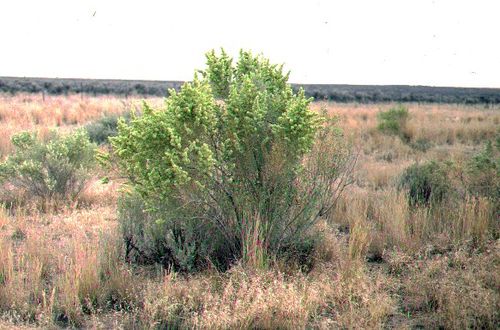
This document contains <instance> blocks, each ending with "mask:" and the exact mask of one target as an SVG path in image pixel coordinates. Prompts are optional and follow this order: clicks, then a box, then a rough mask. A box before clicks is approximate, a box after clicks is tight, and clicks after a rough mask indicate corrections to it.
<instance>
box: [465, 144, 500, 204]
mask: <svg viewBox="0 0 500 330" xmlns="http://www.w3.org/2000/svg"><path fill="white" fill-rule="evenodd" d="M499 149H500V148H499ZM498 151H499V150H498V149H497V150H496V151H495V149H494V148H493V143H492V142H491V141H488V142H487V143H486V145H485V147H484V149H483V150H482V151H480V152H479V153H477V154H476V155H474V156H473V157H472V158H471V159H470V160H469V161H468V162H467V164H466V171H465V172H466V185H467V189H468V191H469V193H470V194H472V195H473V196H483V197H487V198H490V199H492V200H494V201H496V202H497V203H500V202H499V201H500V152H498Z"/></svg>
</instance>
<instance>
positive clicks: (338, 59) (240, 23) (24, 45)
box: [0, 0, 500, 87]
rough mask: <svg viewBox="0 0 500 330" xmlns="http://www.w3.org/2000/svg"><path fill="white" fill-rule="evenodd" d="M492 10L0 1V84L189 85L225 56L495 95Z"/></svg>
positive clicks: (384, 1)
mask: <svg viewBox="0 0 500 330" xmlns="http://www.w3.org/2000/svg"><path fill="white" fill-rule="evenodd" d="M499 15H500V1H498V0H474V1H472V0H469V1H460V0H378V1H374V0H345V1H334V0H330V1H326V0H325V1H315V0H312V1H290V0H289V1H278V0H275V1H272V0H267V1H263V0H253V1H238V0H232V1H230V0H227V1H222V0H215V1H202V0H200V1H195V0H187V1H183V0H176V1H152V0H142V1H138V0H137V1H127V0H116V1H115V0H87V1H84V0H44V1H40V0H1V1H0V31H1V34H0V36H1V37H0V45H1V46H0V76H20V77H23V76H27V77H49V78H56V77H59V78H102V79H144V80H190V79H192V77H193V73H194V71H195V69H202V68H203V67H204V64H205V57H204V54H205V53H206V52H207V51H208V50H210V49H213V48H215V49H219V48H220V47H223V48H224V49H225V50H226V51H227V52H228V53H230V54H231V55H233V56H235V57H236V56H237V55H238V51H239V49H246V50H251V51H253V52H255V53H262V54H263V55H264V56H266V57H268V58H269V59H270V60H271V61H272V62H274V63H283V64H285V68H286V69H287V70H290V71H291V75H290V81H291V82H295V83H332V84H357V85H362V84H376V85H427V86H456V87H500V38H499V36H500V18H499Z"/></svg>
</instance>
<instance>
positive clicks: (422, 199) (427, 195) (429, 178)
mask: <svg viewBox="0 0 500 330" xmlns="http://www.w3.org/2000/svg"><path fill="white" fill-rule="evenodd" d="M399 187H400V188H402V189H405V190H407V191H408V202H409V204H410V205H411V206H432V205H436V204H437V203H440V202H442V201H443V200H445V198H447V197H449V195H450V193H451V190H452V185H451V184H450V179H449V176H448V174H447V171H446V168H445V165H444V164H442V163H438V162H436V161H430V162H427V163H424V164H413V165H411V166H410V167H408V168H407V169H406V170H405V171H404V172H403V174H402V175H401V178H400V181H399Z"/></svg>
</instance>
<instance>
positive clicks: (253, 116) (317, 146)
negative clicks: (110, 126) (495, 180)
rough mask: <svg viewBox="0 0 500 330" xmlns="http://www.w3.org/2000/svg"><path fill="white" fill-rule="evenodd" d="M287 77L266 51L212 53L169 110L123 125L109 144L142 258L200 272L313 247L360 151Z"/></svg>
mask: <svg viewBox="0 0 500 330" xmlns="http://www.w3.org/2000/svg"><path fill="white" fill-rule="evenodd" d="M287 80H288V74H286V73H283V70H282V67H281V66H277V65H272V64H270V63H269V61H268V60H266V59H264V58H262V57H261V56H254V55H252V54H251V53H250V52H243V51H242V52H240V57H239V60H238V62H237V63H233V59H232V58H230V57H229V56H228V55H227V54H226V53H224V51H222V53H221V54H220V55H216V54H215V52H213V51H212V52H210V53H208V54H207V69H206V70H205V71H202V72H201V74H200V75H199V76H195V78H194V80H193V82H191V83H186V84H184V85H183V86H182V88H181V90H180V91H179V92H176V91H174V90H171V91H170V93H169V95H170V96H169V97H168V98H167V100H166V102H165V106H164V108H161V109H152V108H150V107H149V106H148V105H147V104H145V105H144V109H143V113H142V115H141V117H140V118H137V117H134V116H133V117H132V119H131V121H130V123H128V124H127V123H125V122H124V121H121V122H120V123H119V134H118V135H117V136H116V137H114V138H111V139H110V140H111V142H112V145H113V148H114V153H115V155H116V157H117V158H118V160H119V165H120V168H121V170H122V172H123V174H124V175H125V176H126V177H127V178H128V179H129V182H128V183H129V186H130V189H129V190H130V195H128V196H124V197H123V200H122V203H121V205H120V211H119V212H120V213H119V218H120V221H121V222H122V226H123V230H124V238H125V243H126V244H127V245H128V250H129V252H131V253H133V254H134V255H135V257H134V258H136V259H143V260H145V261H154V262H159V263H162V264H163V265H165V266H166V267H174V268H176V269H180V270H186V271H191V270H197V269H201V268H204V267H206V266H207V265H209V264H211V265H216V266H217V267H219V268H221V269H227V268H228V267H229V266H230V265H231V264H232V263H233V262H235V261H237V260H240V259H243V260H244V261H248V262H253V263H255V264H259V265H261V266H264V264H265V263H267V262H268V261H269V260H270V259H273V258H274V257H280V258H281V257H284V258H289V257H293V256H295V255H301V253H302V252H303V253H302V255H303V254H304V253H306V254H307V250H308V249H309V250H310V248H308V246H310V244H306V242H310V241H314V238H315V235H314V233H313V232H312V227H313V225H314V224H315V223H316V221H317V220H318V218H319V217H321V216H323V215H325V214H326V213H328V212H329V211H330V210H331V209H332V205H333V204H334V202H335V200H336V198H337V197H338V195H339V194H340V193H341V191H342V190H343V188H344V186H345V185H346V184H347V183H348V180H349V172H350V170H351V169H352V163H353V162H352V160H353V158H352V157H351V155H350V153H349V150H348V148H347V146H346V144H345V142H344V138H343V136H342V134H341V132H340V131H339V130H338V129H336V128H335V125H334V124H330V123H327V122H325V120H324V119H322V118H321V117H320V116H319V115H318V114H316V113H314V112H312V111H311V110H310V109H309V103H310V102H311V99H309V98H306V97H305V95H304V92H303V91H302V90H301V91H299V92H298V93H297V94H295V93H294V92H293V90H292V88H291V86H290V85H289V84H288V83H287ZM297 251H302V252H301V253H297ZM304 251H305V252H304Z"/></svg>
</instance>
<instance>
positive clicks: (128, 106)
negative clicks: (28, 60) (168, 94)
mask: <svg viewBox="0 0 500 330" xmlns="http://www.w3.org/2000/svg"><path fill="white" fill-rule="evenodd" d="M148 101H150V102H151V103H152V104H159V103H160V102H161V98H154V99H151V100H148ZM140 104H141V99H139V98H115V97H105V96H96V97H92V96H80V95H68V96H50V95H49V96H45V97H42V95H41V94H17V95H14V96H12V95H9V94H0V158H1V157H5V155H6V154H8V153H9V152H10V151H12V145H11V143H10V139H11V137H12V135H13V134H15V133H18V132H20V131H27V130H29V131H37V132H38V133H39V134H40V135H41V136H42V137H43V136H46V135H47V134H48V132H49V130H50V129H54V128H57V129H60V130H69V129H71V128H73V127H76V126H81V125H84V124H86V123H88V122H90V121H92V120H96V119H98V118H100V117H102V116H104V115H109V114H120V113H124V112H126V111H130V110H136V109H139V108H140Z"/></svg>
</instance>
